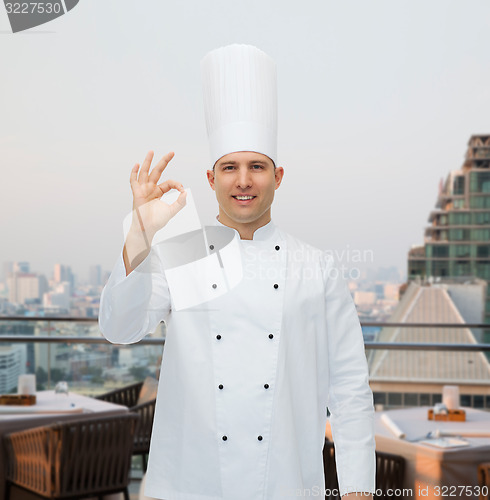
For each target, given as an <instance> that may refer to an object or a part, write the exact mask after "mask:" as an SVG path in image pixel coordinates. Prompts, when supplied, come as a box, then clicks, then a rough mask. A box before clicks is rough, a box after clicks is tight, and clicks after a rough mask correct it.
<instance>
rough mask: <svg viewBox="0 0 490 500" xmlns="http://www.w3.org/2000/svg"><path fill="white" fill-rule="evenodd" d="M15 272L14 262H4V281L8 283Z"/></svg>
mask: <svg viewBox="0 0 490 500" xmlns="http://www.w3.org/2000/svg"><path fill="white" fill-rule="evenodd" d="M13 272H14V263H13V262H4V263H3V281H4V282H7V279H8V277H9V276H10V275H11V274H12V273H13Z"/></svg>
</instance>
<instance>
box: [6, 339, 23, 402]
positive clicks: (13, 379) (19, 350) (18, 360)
mask: <svg viewBox="0 0 490 500" xmlns="http://www.w3.org/2000/svg"><path fill="white" fill-rule="evenodd" d="M24 373H26V346H25V345H12V346H7V347H0V394H5V393H9V392H12V391H15V390H16V389H17V382H18V379H19V375H22V374H24Z"/></svg>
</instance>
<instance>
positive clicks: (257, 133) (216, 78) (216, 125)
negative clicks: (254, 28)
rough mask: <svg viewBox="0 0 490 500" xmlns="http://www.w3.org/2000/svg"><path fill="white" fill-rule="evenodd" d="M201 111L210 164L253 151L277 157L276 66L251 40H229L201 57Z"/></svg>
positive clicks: (271, 157)
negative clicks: (235, 42) (244, 42)
mask: <svg viewBox="0 0 490 500" xmlns="http://www.w3.org/2000/svg"><path fill="white" fill-rule="evenodd" d="M201 74H202V84H203V94H204V114H205V117H206V127H207V131H208V138H209V146H210V151H211V160H212V163H213V165H214V164H215V163H216V162H217V161H218V160H219V159H220V158H221V157H222V156H224V155H226V154H228V153H234V152H237V151H255V152H257V153H262V154H264V155H266V156H268V157H269V158H270V159H271V160H272V161H273V162H274V164H276V163H277V162H276V160H277V79H276V65H275V63H274V61H273V60H272V59H271V58H270V57H269V56H268V55H267V54H265V53H264V52H262V51H261V50H259V49H258V48H257V47H254V46H252V45H240V44H233V45H228V46H226V47H221V48H219V49H215V50H213V51H211V52H209V53H208V54H207V55H206V56H205V57H204V58H203V59H202V61H201Z"/></svg>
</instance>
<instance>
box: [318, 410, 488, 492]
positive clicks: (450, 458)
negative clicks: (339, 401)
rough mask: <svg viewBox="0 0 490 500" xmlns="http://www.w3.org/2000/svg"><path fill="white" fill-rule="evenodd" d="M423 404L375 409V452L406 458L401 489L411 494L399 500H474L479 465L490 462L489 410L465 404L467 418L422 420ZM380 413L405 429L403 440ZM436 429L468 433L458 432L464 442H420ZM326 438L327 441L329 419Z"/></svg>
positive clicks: (425, 412) (329, 436)
mask: <svg viewBox="0 0 490 500" xmlns="http://www.w3.org/2000/svg"><path fill="white" fill-rule="evenodd" d="M428 408H429V407H427V406H424V407H417V408H406V409H405V408H404V409H399V410H390V411H386V412H376V418H375V432H376V450H378V451H384V452H387V453H393V454H395V455H401V456H403V457H404V458H405V460H406V464H405V467H406V470H405V481H404V487H405V488H410V489H411V490H412V493H413V495H412V496H410V495H405V496H404V497H399V498H412V499H413V498H416V499H421V500H422V499H424V500H427V499H441V498H444V497H445V498H449V497H451V498H465V499H477V498H478V495H476V494H475V492H476V491H477V490H476V489H475V487H476V486H478V479H477V467H478V464H480V463H482V462H488V461H490V436H488V434H489V432H490V412H487V411H482V410H476V409H473V408H464V410H465V411H466V422H440V421H433V420H428V419H427V410H428ZM383 413H385V414H387V415H388V416H389V418H390V419H391V420H392V421H393V422H394V423H395V425H396V426H398V427H399V428H400V430H401V431H403V432H404V433H405V435H406V437H405V439H400V438H397V437H395V435H394V434H393V432H392V431H391V430H390V429H389V427H388V426H387V425H386V424H385V423H384V422H383V420H382V418H381V415H382V414H383ZM437 429H439V430H440V431H442V432H454V433H455V434H458V433H460V434H461V435H464V434H470V433H471V434H472V436H471V437H470V436H463V439H464V440H466V441H468V443H469V445H468V446H465V447H454V448H437V447H434V446H431V445H429V444H425V443H422V442H421V441H422V440H423V439H424V437H425V436H426V435H427V433H428V432H431V431H432V432H435V431H436V430H437ZM479 433H481V434H482V436H481V437H478V436H476V434H479ZM326 436H327V437H328V438H329V439H332V435H331V431H330V425H329V423H327V429H326ZM410 440H417V441H415V442H410ZM459 486H469V487H470V489H468V490H466V491H465V493H464V494H462V495H461V494H460V489H459V488H458V487H459ZM437 487H439V488H440V489H438V488H437ZM444 491H445V492H446V494H445V495H443V493H444ZM452 492H454V493H452ZM469 493H471V494H469Z"/></svg>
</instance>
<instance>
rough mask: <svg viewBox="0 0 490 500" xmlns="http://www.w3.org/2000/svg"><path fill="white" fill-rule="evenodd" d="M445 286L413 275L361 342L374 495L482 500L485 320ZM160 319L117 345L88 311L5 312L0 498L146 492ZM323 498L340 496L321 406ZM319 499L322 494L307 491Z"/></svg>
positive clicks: (489, 420) (0, 358)
mask: <svg viewBox="0 0 490 500" xmlns="http://www.w3.org/2000/svg"><path fill="white" fill-rule="evenodd" d="M452 296H453V297H454V294H452V295H450V294H449V293H448V291H447V289H445V288H444V287H441V286H437V285H432V286H427V285H424V284H417V283H414V282H412V283H411V284H410V286H409V287H408V289H407V290H406V291H405V293H404V295H403V297H402V299H401V301H400V305H399V307H398V308H397V310H396V312H395V313H394V314H393V316H392V317H391V318H390V321H389V322H386V323H369V322H364V323H361V326H362V327H363V328H368V327H369V329H371V330H372V328H373V327H377V328H378V334H377V335H376V336H375V338H374V340H369V341H365V352H366V357H367V361H368V366H369V370H370V385H371V388H372V390H373V395H374V404H375V409H376V412H375V431H376V457H377V478H376V488H377V492H376V495H375V498H419V499H422V498H424V499H425V498H439V497H441V496H452V497H457V498H474V499H483V498H489V488H490V390H489V387H490V384H489V382H490V363H489V361H488V359H489V357H490V344H488V343H484V342H482V339H483V338H484V333H485V332H487V331H488V330H489V329H490V326H489V325H487V324H483V323H468V322H467V321H464V319H463V317H462V315H461V313H460V312H459V311H458V308H457V307H456V306H455V303H454V301H453V300H452V298H451V297H452ZM164 346H165V324H164V323H161V324H160V325H159V328H158V329H157V331H156V332H155V333H154V334H152V335H149V336H147V337H146V338H145V339H143V340H142V341H141V342H139V343H137V344H130V345H113V344H110V343H109V342H107V341H106V339H104V338H103V337H102V335H101V333H100V331H99V329H98V324H97V321H96V320H95V319H90V318H72V317H71V318H70V317H66V318H42V317H31V318H26V317H22V318H21V317H1V318H0V394H2V396H1V400H0V403H1V404H0V437H1V448H0V500H4V499H5V500H6V499H12V500H14V499H15V500H17V499H21V498H22V499H34V498H39V497H43V498H85V497H87V498H88V497H95V496H97V497H101V496H104V497H105V498H108V497H111V499H113V500H115V499H116V498H123V497H124V499H125V500H128V499H129V498H131V500H136V499H144V498H145V497H144V492H143V488H144V481H145V471H146V466H147V454H148V451H149V442H150V438H151V431H152V425H153V412H154V408H155V398H156V388H157V384H158V378H159V367H160V363H161V356H162V353H163V349H164ZM326 414H327V425H326V429H325V447H324V450H323V460H324V470H325V492H322V496H323V493H325V498H329V499H335V498H340V497H339V496H338V489H337V488H338V483H337V477H336V465H335V446H334V443H333V438H332V432H331V428H330V421H329V418H328V415H329V412H328V409H326ZM302 494H303V497H308V496H310V497H314V496H317V497H318V492H313V491H311V492H303V493H302Z"/></svg>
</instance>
